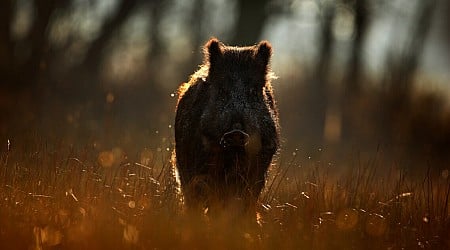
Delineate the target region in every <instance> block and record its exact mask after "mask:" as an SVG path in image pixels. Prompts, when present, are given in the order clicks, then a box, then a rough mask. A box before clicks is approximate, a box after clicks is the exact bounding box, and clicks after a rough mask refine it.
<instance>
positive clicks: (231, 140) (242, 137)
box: [220, 129, 249, 148]
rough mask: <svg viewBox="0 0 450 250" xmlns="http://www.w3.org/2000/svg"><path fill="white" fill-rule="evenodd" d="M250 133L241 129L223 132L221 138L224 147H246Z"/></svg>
mask: <svg viewBox="0 0 450 250" xmlns="http://www.w3.org/2000/svg"><path fill="white" fill-rule="evenodd" d="M248 139H249V135H248V134H247V133H245V132H244V131H242V130H240V129H234V130H231V131H229V132H226V133H225V134H223V136H222V138H221V139H220V145H222V147H224V148H226V147H244V146H245V145H247V143H248Z"/></svg>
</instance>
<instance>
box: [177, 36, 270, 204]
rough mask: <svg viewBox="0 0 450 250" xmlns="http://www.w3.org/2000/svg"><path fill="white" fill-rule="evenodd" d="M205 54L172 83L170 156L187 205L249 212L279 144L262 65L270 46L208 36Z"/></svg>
mask: <svg viewBox="0 0 450 250" xmlns="http://www.w3.org/2000/svg"><path fill="white" fill-rule="evenodd" d="M204 54H205V59H204V63H203V65H201V66H200V69H199V70H198V71H197V72H195V73H194V74H193V75H192V76H191V79H190V81H189V82H188V83H184V84H183V85H181V86H180V88H179V99H178V104H177V110H176V118H175V143H176V146H175V155H176V168H177V170H178V175H179V181H180V184H181V190H182V192H183V195H184V202H185V205H186V207H187V208H188V209H194V210H200V211H202V209H206V208H208V209H212V208H215V209H216V208H220V209H226V208H227V207H228V206H230V205H231V204H233V205H236V204H237V205H238V207H239V209H241V210H242V211H249V210H250V209H254V208H255V205H256V203H257V200H258V197H259V195H260V193H261V190H262V188H263V187H264V184H265V180H266V174H267V170H268V168H269V166H270V164H271V162H272V157H273V155H274V154H275V153H276V152H277V150H278V148H279V125H278V111H277V108H276V105H275V100H274V97H273V93H272V85H271V80H272V79H273V78H274V77H273V74H272V72H271V70H270V68H269V62H270V57H271V55H272V47H271V45H270V43H269V42H267V41H262V42H260V43H259V44H257V45H255V46H249V47H231V46H225V45H224V44H222V43H221V42H219V41H218V40H217V39H215V38H212V39H211V40H209V41H208V42H207V43H206V44H205V46H204Z"/></svg>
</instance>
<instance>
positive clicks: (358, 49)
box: [340, 0, 371, 141]
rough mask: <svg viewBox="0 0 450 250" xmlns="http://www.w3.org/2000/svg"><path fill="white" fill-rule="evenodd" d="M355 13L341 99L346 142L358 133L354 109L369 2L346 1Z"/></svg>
mask: <svg viewBox="0 0 450 250" xmlns="http://www.w3.org/2000/svg"><path fill="white" fill-rule="evenodd" d="M345 3H346V4H347V6H350V8H351V9H353V12H354V35H353V38H352V42H351V48H350V60H349V62H348V65H347V70H346V73H345V76H344V78H343V84H342V85H343V95H342V96H341V97H340V98H342V100H341V101H340V109H341V114H342V119H341V122H342V133H341V139H342V140H344V141H348V140H352V139H355V137H357V136H358V135H355V133H354V132H355V131H358V130H357V128H355V126H357V125H356V124H355V123H354V121H353V120H354V115H353V112H354V107H355V105H357V98H358V97H360V94H361V93H360V90H361V87H362V86H361V84H362V82H361V81H362V76H363V72H361V68H362V67H361V66H362V65H363V63H362V62H363V61H362V60H361V58H362V56H363V53H362V50H363V46H364V37H365V34H366V32H367V27H368V21H369V17H370V14H371V13H369V9H368V5H367V1H366V0H358V1H345Z"/></svg>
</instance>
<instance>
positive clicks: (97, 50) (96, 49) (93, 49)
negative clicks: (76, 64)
mask: <svg viewBox="0 0 450 250" xmlns="http://www.w3.org/2000/svg"><path fill="white" fill-rule="evenodd" d="M137 3H138V0H122V1H121V2H120V5H119V7H118V10H117V12H116V14H114V15H113V16H111V17H110V18H109V19H108V20H106V21H105V22H104V23H103V25H102V28H101V29H100V32H99V34H98V37H97V38H96V39H95V40H94V41H93V42H92V43H91V45H90V46H89V49H88V50H87V52H86V57H85V59H84V62H83V64H84V66H85V67H86V68H87V69H88V70H89V72H90V73H91V74H92V75H98V74H99V67H100V65H101V60H102V56H103V52H104V49H105V48H106V46H107V45H108V43H109V42H110V41H111V39H112V37H113V36H114V35H115V31H116V30H117V28H119V27H121V26H122V25H123V24H124V23H125V21H126V20H128V18H129V17H130V16H131V14H132V13H133V10H134V8H135V7H136V5H137Z"/></svg>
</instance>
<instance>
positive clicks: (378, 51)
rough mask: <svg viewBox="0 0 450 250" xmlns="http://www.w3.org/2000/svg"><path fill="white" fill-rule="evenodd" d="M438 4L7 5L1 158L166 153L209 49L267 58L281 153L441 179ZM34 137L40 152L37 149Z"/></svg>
mask: <svg viewBox="0 0 450 250" xmlns="http://www.w3.org/2000/svg"><path fill="white" fill-rule="evenodd" d="M449 6H450V4H449V1H447V0H427V1H420V0H416V1H413V0H411V1H404V0H403V1H402V0H394V1H381V0H380V1H374V0H372V1H371V0H358V1H350V0H340V1H325V0H322V1H319V0H260V1H256V0H254V1H253V0H234V1H226V0H192V1H175V0H167V1H163V0H154V1H144V0H98V1H89V0H47V1H32V0H28V1H27V0H15V1H13V0H3V1H1V6H0V19H1V20H0V84H1V85H0V116H1V117H0V139H1V143H2V147H1V149H2V150H5V149H6V148H7V141H8V140H9V141H10V143H11V145H12V146H15V145H25V146H26V145H31V146H30V147H32V145H33V143H36V141H37V142H38V143H53V144H58V143H59V144H58V145H73V146H77V147H83V145H95V147H96V148H97V149H98V150H103V149H110V148H114V147H119V148H122V149H123V150H124V151H125V152H128V154H130V155H133V154H135V153H136V152H139V151H140V150H142V149H143V148H145V147H147V148H150V149H152V150H153V149H154V150H158V151H160V150H162V151H170V150H171V149H172V147H173V145H172V142H173V132H172V124H173V119H174V109H175V104H176V99H177V95H176V94H177V87H178V86H179V84H180V83H182V82H184V81H187V79H188V77H189V75H190V74H192V73H193V72H194V71H195V70H196V69H197V65H199V64H200V63H201V60H202V50H201V46H202V45H203V44H204V43H205V42H206V41H207V40H208V39H209V38H210V37H212V36H215V37H218V38H219V39H220V40H222V41H223V42H224V43H225V44H230V45H252V44H255V43H257V42H259V41H260V40H262V39H267V40H269V41H270V42H271V43H272V45H273V47H274V55H273V58H272V68H273V70H274V71H275V72H276V74H277V75H278V77H279V79H278V80H276V81H275V82H274V88H275V94H276V97H277V99H278V104H279V109H280V116H281V117H280V119H281V125H282V140H283V149H282V150H281V155H282V156H283V155H288V156H289V155H290V154H291V152H293V151H294V150H295V149H298V151H297V152H302V154H303V156H304V157H308V156H311V157H313V158H314V157H318V158H320V157H323V156H320V157H319V156H318V155H319V154H320V155H323V154H326V155H327V157H328V158H329V159H331V160H332V161H336V162H340V161H341V160H342V161H343V162H345V161H347V160H348V159H356V158H358V157H359V156H360V155H369V156H370V155H374V154H375V152H377V151H378V152H381V154H382V155H383V157H385V158H392V159H394V160H395V162H398V163H399V164H400V165H403V166H407V167H417V168H423V167H425V168H427V167H433V168H437V169H443V168H448V163H449V157H450V156H449V155H450V153H449V152H450V112H449V102H448V100H449V97H450V86H449V79H450V72H449V71H450V70H449V69H450V66H449V62H450V57H449V55H450V35H449V26H450V25H449V23H450V8H449ZM36 138H37V139H36Z"/></svg>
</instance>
